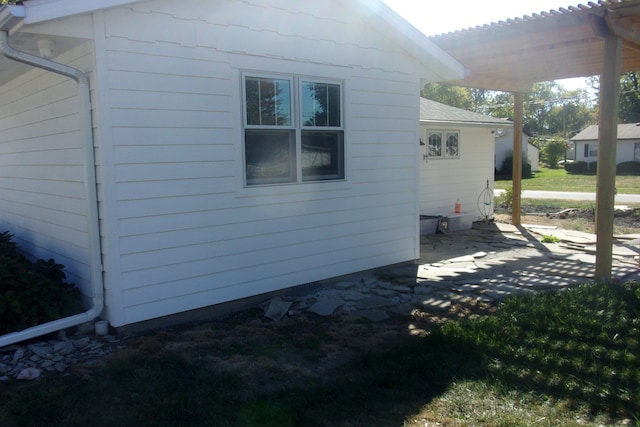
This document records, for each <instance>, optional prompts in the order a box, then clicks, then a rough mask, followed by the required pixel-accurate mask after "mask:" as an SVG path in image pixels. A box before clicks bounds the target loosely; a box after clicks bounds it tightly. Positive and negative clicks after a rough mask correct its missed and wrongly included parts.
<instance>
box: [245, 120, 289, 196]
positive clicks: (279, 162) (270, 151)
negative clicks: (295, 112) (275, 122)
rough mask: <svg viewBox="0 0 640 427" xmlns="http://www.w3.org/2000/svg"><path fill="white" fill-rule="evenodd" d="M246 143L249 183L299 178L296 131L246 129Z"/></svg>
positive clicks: (287, 180) (286, 180) (275, 181)
mask: <svg viewBox="0 0 640 427" xmlns="http://www.w3.org/2000/svg"><path fill="white" fill-rule="evenodd" d="M244 145H245V161H246V173H247V184H268V183H277V182H292V181H295V174H296V167H295V158H296V156H295V144H294V132H293V131H280V130H246V131H245V137H244Z"/></svg>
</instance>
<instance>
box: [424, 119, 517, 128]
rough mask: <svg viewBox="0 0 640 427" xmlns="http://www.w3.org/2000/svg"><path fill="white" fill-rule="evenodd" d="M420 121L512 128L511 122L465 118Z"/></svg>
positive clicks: (425, 120) (425, 121)
mask: <svg viewBox="0 0 640 427" xmlns="http://www.w3.org/2000/svg"><path fill="white" fill-rule="evenodd" d="M420 123H433V124H451V125H466V126H491V127H494V128H495V127H501V128H503V127H504V128H512V127H513V123H502V122H471V121H465V120H435V119H422V120H420Z"/></svg>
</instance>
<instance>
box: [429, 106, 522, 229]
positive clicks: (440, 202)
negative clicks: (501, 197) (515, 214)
mask: <svg viewBox="0 0 640 427" xmlns="http://www.w3.org/2000/svg"><path fill="white" fill-rule="evenodd" d="M512 127H513V124H512V122H510V121H509V120H505V119H500V118H495V117H491V116H487V115H484V114H479V113H475V112H472V111H467V110H463V109H460V108H455V107H451V106H449V105H445V104H441V103H438V102H435V101H431V100H429V99H424V98H421V99H420V135H421V136H420V138H421V140H422V143H423V144H424V145H422V152H421V156H420V160H421V165H420V214H421V215H433V216H437V215H443V216H452V215H454V207H455V203H456V201H459V202H460V205H461V211H462V214H464V215H466V216H467V217H468V221H465V222H464V224H467V225H470V223H471V221H476V220H480V219H483V217H484V215H485V214H486V212H484V206H479V202H481V201H479V198H480V196H481V194H482V193H483V192H484V191H485V190H486V188H487V183H488V186H489V188H490V189H491V190H493V182H494V165H493V164H494V151H495V132H496V131H497V129H511V128H512ZM492 194H493V193H491V195H492ZM492 215H493V212H492V211H491V212H490V216H492Z"/></svg>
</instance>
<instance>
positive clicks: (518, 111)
mask: <svg viewBox="0 0 640 427" xmlns="http://www.w3.org/2000/svg"><path fill="white" fill-rule="evenodd" d="M513 103H514V104H513V115H514V117H513V167H512V171H513V176H512V180H513V181H512V192H513V200H512V203H511V223H512V224H513V225H520V223H521V221H520V213H521V212H520V211H521V210H522V123H523V116H524V96H523V94H522V92H514V93H513Z"/></svg>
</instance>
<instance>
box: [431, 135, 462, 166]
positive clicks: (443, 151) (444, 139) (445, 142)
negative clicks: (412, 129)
mask: <svg viewBox="0 0 640 427" xmlns="http://www.w3.org/2000/svg"><path fill="white" fill-rule="evenodd" d="M432 136H438V137H440V146H439V152H438V154H433V153H432V150H431V137H432ZM451 137H455V138H456V150H455V153H451V152H450V151H451V150H450V149H449V138H451ZM426 139H427V144H426V145H427V147H426V149H427V157H428V158H431V159H459V158H460V131H459V130H427V135H426Z"/></svg>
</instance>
